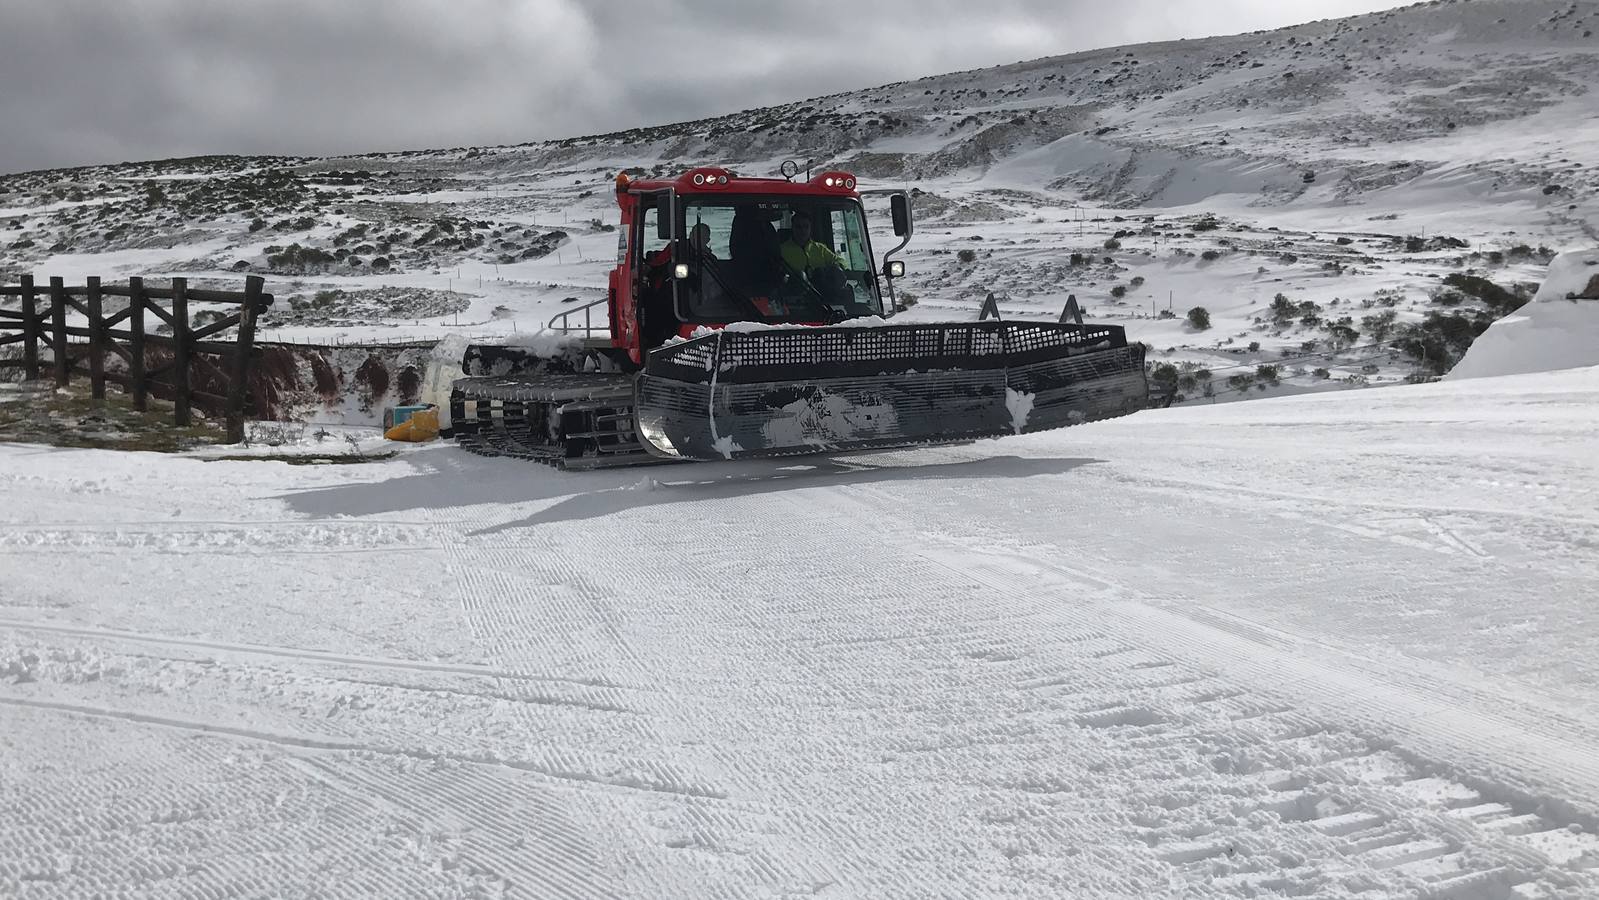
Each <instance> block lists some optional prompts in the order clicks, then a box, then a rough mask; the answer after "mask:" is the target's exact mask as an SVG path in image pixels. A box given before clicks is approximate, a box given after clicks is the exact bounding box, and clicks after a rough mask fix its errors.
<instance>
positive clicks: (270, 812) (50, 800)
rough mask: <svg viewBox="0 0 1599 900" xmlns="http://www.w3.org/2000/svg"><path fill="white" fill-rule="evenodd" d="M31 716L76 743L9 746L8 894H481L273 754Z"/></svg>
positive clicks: (421, 846)
mask: <svg viewBox="0 0 1599 900" xmlns="http://www.w3.org/2000/svg"><path fill="white" fill-rule="evenodd" d="M33 716H49V717H51V718H50V720H49V722H48V725H49V727H50V728H51V729H52V730H54V731H55V732H57V733H64V734H66V735H69V736H71V737H72V738H73V740H70V741H65V742H63V745H62V746H61V747H59V748H56V749H55V751H54V752H53V753H52V754H51V755H50V756H47V757H46V756H38V755H36V754H37V750H36V749H35V748H31V747H28V746H27V745H23V746H22V747H20V748H14V749H11V750H8V756H7V762H8V764H9V765H12V766H18V767H20V769H19V770H14V771H21V772H25V773H26V777H24V778H22V779H19V780H16V781H11V782H7V781H5V780H0V801H3V802H0V808H4V809H5V810H6V815H5V816H3V817H0V895H4V896H7V897H29V898H32V897H82V896H102V895H103V896H110V895H116V896H130V897H174V896H181V897H222V896H271V895H278V894H280V893H281V892H283V891H284V890H285V889H295V888H298V889H300V890H303V891H304V892H305V894H306V895H314V896H326V897H334V898H342V897H352V898H354V897H366V896H385V897H401V896H418V895H426V896H437V897H467V896H482V892H481V890H477V889H476V888H479V886H478V885H474V884H472V883H471V882H470V880H469V879H467V878H465V877H463V873H460V872H458V871H452V870H451V869H450V868H449V865H448V864H449V859H448V857H447V856H446V855H445V854H442V853H440V852H438V851H437V849H436V848H435V847H434V846H433V845H432V843H431V842H430V841H428V840H427V837H426V835H423V834H417V833H415V831H414V830H413V829H409V828H405V827H404V825H403V823H399V822H396V821H395V820H393V819H392V818H390V817H385V816H374V815H370V814H365V813H364V812H363V811H361V810H356V809H353V808H351V807H350V806H349V805H348V804H346V803H330V802H328V800H329V798H328V797H327V796H326V794H325V792H323V791H319V790H311V789H308V785H307V782H308V779H307V778H306V777H305V776H304V773H302V772H300V771H299V770H298V769H297V768H296V767H297V766H298V765H299V761H298V760H297V758H296V757H295V756H292V755H286V754H284V753H282V752H280V750H279V748H278V747H277V746H276V745H273V744H267V743H260V742H257V741H245V742H241V741H236V740H229V739H213V740H194V739H192V738H191V737H189V736H188V735H183V734H181V733H179V732H173V731H168V730H164V729H154V730H146V731H141V732H140V733H138V734H137V735H136V736H135V737H136V738H137V739H135V740H129V739H128V738H129V737H130V735H129V733H128V732H126V731H121V730H118V731H110V730H108V728H107V725H108V722H109V721H110V720H106V719H97V718H91V717H87V716H77V715H74V716H68V717H63V716H61V715H60V713H59V712H57V711H50V710H28V709H21V708H15V707H14V708H12V709H10V710H8V712H7V721H8V723H11V722H15V723H18V724H21V725H24V726H26V725H29V724H30V722H29V720H30V718H31V717H33ZM33 724H42V723H33ZM86 776H88V777H86ZM96 782H99V784H98V785H96ZM106 782H109V785H107V784H106ZM106 786H109V787H110V791H109V792H108V791H106V790H104V788H105V787H106ZM61 822H71V823H74V824H73V827H69V828H61V827H57V823H61ZM308 823H314V824H315V826H316V827H315V828H314V829H312V828H308V827H306V826H307V824H308Z"/></svg>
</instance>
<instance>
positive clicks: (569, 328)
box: [548, 298, 611, 337]
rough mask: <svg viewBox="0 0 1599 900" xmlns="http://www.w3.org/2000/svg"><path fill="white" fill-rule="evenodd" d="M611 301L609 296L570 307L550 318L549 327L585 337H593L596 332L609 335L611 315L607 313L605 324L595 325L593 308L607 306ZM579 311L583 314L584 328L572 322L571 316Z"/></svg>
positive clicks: (563, 332) (552, 329)
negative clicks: (573, 307)
mask: <svg viewBox="0 0 1599 900" xmlns="http://www.w3.org/2000/svg"><path fill="white" fill-rule="evenodd" d="M610 302H611V301H610V299H609V298H602V299H599V300H593V301H590V302H588V303H585V304H583V305H582V306H579V307H577V308H575V309H569V310H566V311H565V312H562V313H557V314H556V315H555V316H553V317H552V318H551V319H550V321H549V325H548V327H549V329H550V330H551V331H558V332H560V333H562V334H581V335H583V336H584V337H593V336H594V334H595V332H600V333H603V334H606V335H609V334H610V333H611V317H610V315H609V314H607V315H606V317H605V322H604V323H603V324H600V325H595V324H594V313H593V310H594V308H595V307H596V306H606V305H608V304H609V303H610ZM578 313H582V314H583V327H582V328H578V327H576V326H574V325H573V324H572V323H571V317H572V316H575V315H577V314H578Z"/></svg>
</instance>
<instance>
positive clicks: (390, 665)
mask: <svg viewBox="0 0 1599 900" xmlns="http://www.w3.org/2000/svg"><path fill="white" fill-rule="evenodd" d="M0 628H9V629H11V630H13V631H35V632H44V633H49V634H60V635H68V636H71V637H81V638H91V639H97V640H107V641H117V642H130V643H140V644H156V645H159V646H166V647H182V648H192V649H195V650H202V651H204V650H210V651H215V652H218V653H223V654H228V655H232V656H245V657H249V656H270V657H281V658H285V659H291V660H297V661H303V662H312V663H326V664H328V665H335V666H352V667H356V668H372V669H394V670H401V671H410V672H430V673H431V672H439V673H444V674H450V675H470V676H476V677H483V678H504V679H511V680H526V681H537V682H551V683H556V684H569V685H575V686H580V687H590V688H604V687H605V685H602V684H595V683H594V682H590V681H582V680H576V679H569V678H552V677H547V676H540V675H529V674H523V673H517V672H509V671H505V670H503V669H495V668H491V667H488V666H475V665H469V664H452V663H430V662H426V661H422V660H409V659H383V658H378V657H370V656H350V655H346V654H340V653H329V652H326V651H322V650H309V649H299V648H294V647H268V646H263V645H259V644H234V643H227V642H224V641H201V640H194V639H191V638H180V637H172V636H169V635H155V634H143V633H140V632H133V631H118V630H114V629H108V628H82V627H75V626H68V625H56V624H53V623H45V622H26V621H19V620H11V619H0ZM612 699H614V698H612Z"/></svg>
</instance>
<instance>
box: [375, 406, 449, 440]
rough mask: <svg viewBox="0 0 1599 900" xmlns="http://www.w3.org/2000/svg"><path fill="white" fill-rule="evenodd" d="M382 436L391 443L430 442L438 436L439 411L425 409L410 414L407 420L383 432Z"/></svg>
mask: <svg viewBox="0 0 1599 900" xmlns="http://www.w3.org/2000/svg"><path fill="white" fill-rule="evenodd" d="M383 436H384V437H385V438H388V439H389V440H391V441H409V442H411V443H413V444H420V443H423V442H425V441H431V440H433V439H434V438H436V437H438V436H439V411H438V410H436V409H425V410H422V411H421V412H418V413H412V415H411V417H410V418H409V419H406V420H405V421H404V422H401V423H400V424H398V425H396V426H394V427H393V428H390V429H389V430H388V431H385V432H383Z"/></svg>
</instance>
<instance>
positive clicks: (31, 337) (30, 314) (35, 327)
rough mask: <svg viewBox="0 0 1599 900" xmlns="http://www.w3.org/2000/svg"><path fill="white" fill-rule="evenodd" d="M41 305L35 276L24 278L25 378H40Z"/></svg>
mask: <svg viewBox="0 0 1599 900" xmlns="http://www.w3.org/2000/svg"><path fill="white" fill-rule="evenodd" d="M39 324H40V323H39V303H38V298H37V297H36V296H35V294H34V290H33V276H32V275H24V276H22V365H23V377H24V378H26V379H27V380H29V381H36V380H38V378H39Z"/></svg>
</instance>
